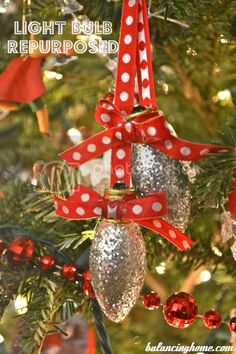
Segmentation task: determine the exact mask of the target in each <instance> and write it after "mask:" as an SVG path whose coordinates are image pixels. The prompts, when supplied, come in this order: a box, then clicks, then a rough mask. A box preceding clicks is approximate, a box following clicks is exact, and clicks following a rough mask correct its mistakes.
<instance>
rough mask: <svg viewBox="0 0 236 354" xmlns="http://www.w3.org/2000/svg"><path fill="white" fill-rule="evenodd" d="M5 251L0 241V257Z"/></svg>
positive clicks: (2, 242)
mask: <svg viewBox="0 0 236 354" xmlns="http://www.w3.org/2000/svg"><path fill="white" fill-rule="evenodd" d="M4 250H5V244H4V241H3V240H0V255H1V254H3V251H4Z"/></svg>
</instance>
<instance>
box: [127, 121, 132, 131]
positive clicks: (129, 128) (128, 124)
mask: <svg viewBox="0 0 236 354" xmlns="http://www.w3.org/2000/svg"><path fill="white" fill-rule="evenodd" d="M125 130H126V131H127V132H128V133H131V131H132V125H131V123H130V122H129V123H126V124H125Z"/></svg>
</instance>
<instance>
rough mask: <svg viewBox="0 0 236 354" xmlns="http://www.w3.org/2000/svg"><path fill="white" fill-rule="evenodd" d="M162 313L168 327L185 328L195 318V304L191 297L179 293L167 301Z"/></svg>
mask: <svg viewBox="0 0 236 354" xmlns="http://www.w3.org/2000/svg"><path fill="white" fill-rule="evenodd" d="M163 312H164V316H165V319H166V321H167V323H168V324H169V325H170V326H172V327H175V328H186V327H189V326H191V324H192V323H193V322H194V320H195V319H196V317H197V304H196V301H195V299H194V298H193V297H192V296H191V295H189V294H187V293H184V292H179V293H175V294H173V295H171V296H170V297H169V298H168V299H167V301H166V303H165V305H164V306H163Z"/></svg>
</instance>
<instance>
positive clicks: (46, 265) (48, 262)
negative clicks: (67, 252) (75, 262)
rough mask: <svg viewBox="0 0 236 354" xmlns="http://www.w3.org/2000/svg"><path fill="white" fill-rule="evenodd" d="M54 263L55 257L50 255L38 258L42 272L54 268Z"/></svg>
mask: <svg viewBox="0 0 236 354" xmlns="http://www.w3.org/2000/svg"><path fill="white" fill-rule="evenodd" d="M55 264H56V262H55V259H54V258H53V257H51V256H43V257H42V258H41V260H40V266H41V269H42V270H43V271H44V272H50V271H51V272H52V271H53V270H54V269H55Z"/></svg>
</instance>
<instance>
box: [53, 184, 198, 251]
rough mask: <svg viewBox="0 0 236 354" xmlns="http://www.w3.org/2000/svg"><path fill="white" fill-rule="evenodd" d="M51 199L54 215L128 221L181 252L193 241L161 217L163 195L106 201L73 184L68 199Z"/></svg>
mask: <svg viewBox="0 0 236 354" xmlns="http://www.w3.org/2000/svg"><path fill="white" fill-rule="evenodd" d="M54 200H55V210H56V214H57V215H59V216H60V217H63V218H65V219H72V220H82V219H88V218H99V217H104V218H108V219H115V220H121V221H130V222H135V223H137V224H138V225H140V226H144V227H146V228H148V229H150V230H153V231H155V232H157V233H158V234H160V235H162V236H163V237H165V238H166V239H167V240H169V241H170V242H172V243H173V244H174V245H175V246H176V247H177V248H179V249H180V250H182V251H186V250H187V248H189V247H191V246H192V244H193V241H192V240H190V239H189V238H188V237H187V236H186V235H184V234H183V233H182V232H181V231H179V230H178V229H176V228H174V227H173V226H172V225H170V224H168V222H166V221H165V220H163V219H161V217H163V216H165V215H166V213H167V205H166V197H165V195H164V194H163V193H156V194H153V195H151V196H149V197H143V198H139V199H136V197H135V194H132V195H131V196H130V198H129V199H124V200H122V201H110V200H107V199H105V198H103V197H101V196H100V195H99V194H98V193H97V192H95V191H93V190H91V189H89V188H87V187H85V186H82V185H77V186H76V187H75V190H74V192H73V195H71V196H70V197H69V198H68V199H62V198H59V197H57V196H55V197H54Z"/></svg>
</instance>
